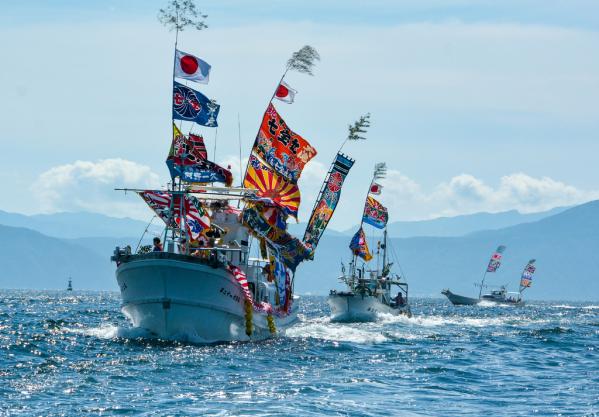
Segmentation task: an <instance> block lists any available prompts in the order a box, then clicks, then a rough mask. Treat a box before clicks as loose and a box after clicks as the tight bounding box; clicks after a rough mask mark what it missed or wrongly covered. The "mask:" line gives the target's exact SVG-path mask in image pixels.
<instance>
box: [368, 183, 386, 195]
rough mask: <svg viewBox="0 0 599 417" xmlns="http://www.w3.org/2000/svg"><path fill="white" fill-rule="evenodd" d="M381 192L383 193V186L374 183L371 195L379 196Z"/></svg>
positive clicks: (371, 187)
mask: <svg viewBox="0 0 599 417" xmlns="http://www.w3.org/2000/svg"><path fill="white" fill-rule="evenodd" d="M381 191H383V186H382V185H380V184H377V183H376V182H374V183H372V185H371V186H370V194H374V195H379V194H380V193H381Z"/></svg>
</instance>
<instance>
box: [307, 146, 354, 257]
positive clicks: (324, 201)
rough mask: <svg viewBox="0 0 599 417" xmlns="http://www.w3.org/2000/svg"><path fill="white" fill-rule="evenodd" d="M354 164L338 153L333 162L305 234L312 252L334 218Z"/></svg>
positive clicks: (351, 160)
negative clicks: (346, 178) (342, 189)
mask: <svg viewBox="0 0 599 417" xmlns="http://www.w3.org/2000/svg"><path fill="white" fill-rule="evenodd" d="M354 162H355V161H354V160H353V159H351V158H348V157H347V156H345V155H343V154H342V153H337V156H336V157H335V160H334V161H333V165H332V166H331V169H330V171H329V174H328V176H327V178H326V179H325V182H324V184H323V187H322V188H321V190H320V195H319V196H318V199H316V204H315V206H314V210H313V211H312V215H311V216H310V220H309V221H308V225H307V226H306V231H305V232H304V239H303V241H304V244H306V246H308V247H310V248H311V249H312V250H314V249H315V248H316V246H317V245H318V242H319V240H320V238H321V237H322V235H323V233H324V231H325V229H326V228H327V225H328V224H329V221H330V220H331V217H333V213H334V212H335V208H337V203H338V202H339V198H340V196H341V188H342V187H343V182H344V181H345V177H347V174H348V173H349V170H350V169H351V167H352V166H353V164H354Z"/></svg>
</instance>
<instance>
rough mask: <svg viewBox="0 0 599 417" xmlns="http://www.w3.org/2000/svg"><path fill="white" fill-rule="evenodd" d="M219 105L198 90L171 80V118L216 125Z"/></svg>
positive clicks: (204, 124)
mask: <svg viewBox="0 0 599 417" xmlns="http://www.w3.org/2000/svg"><path fill="white" fill-rule="evenodd" d="M219 110H220V106H219V105H218V104H216V102H214V100H210V99H209V98H208V97H206V96H205V95H203V94H202V93H200V92H199V91H196V90H192V89H191V88H189V87H186V86H184V85H183V84H179V83H178V82H176V81H175V82H173V119H177V120H187V121H191V122H196V123H197V124H199V125H202V126H208V127H217V126H218V123H217V122H216V118H217V117H218V112H219Z"/></svg>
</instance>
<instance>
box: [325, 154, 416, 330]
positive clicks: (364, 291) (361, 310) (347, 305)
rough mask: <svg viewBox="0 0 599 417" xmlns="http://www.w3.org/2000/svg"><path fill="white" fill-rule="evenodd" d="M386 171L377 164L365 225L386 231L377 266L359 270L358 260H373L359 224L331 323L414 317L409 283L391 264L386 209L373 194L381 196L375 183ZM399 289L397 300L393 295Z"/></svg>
mask: <svg viewBox="0 0 599 417" xmlns="http://www.w3.org/2000/svg"><path fill="white" fill-rule="evenodd" d="M385 172H386V166H385V164H384V163H380V164H376V166H375V172H374V178H373V180H372V182H371V184H370V189H369V192H368V196H367V198H366V203H365V208H364V214H363V216H362V223H364V222H366V223H368V224H370V225H373V226H374V227H376V228H379V229H382V228H385V230H384V232H383V243H382V244H381V242H380V241H379V242H378V245H377V267H376V269H369V270H367V269H366V267H365V264H363V265H362V267H361V268H360V267H357V260H358V257H360V258H362V259H363V260H364V261H366V262H368V261H370V260H371V259H372V258H373V257H372V255H371V254H370V250H369V249H368V243H367V241H366V234H365V233H364V230H363V228H362V225H360V228H359V230H358V232H357V233H356V234H355V235H354V237H353V238H352V241H351V243H350V249H351V250H352V254H353V259H352V261H351V262H350V263H349V271H348V273H347V274H346V271H345V265H342V267H341V272H342V275H341V277H340V278H339V279H340V281H341V282H343V283H344V284H345V285H346V286H347V290H346V291H336V290H331V292H330V294H329V297H328V300H327V302H328V304H329V306H330V307H331V320H332V321H337V322H370V321H375V320H377V318H378V315H379V314H381V313H383V314H392V315H400V314H403V315H406V316H408V317H411V316H412V313H411V311H410V306H409V304H408V284H407V283H406V282H405V281H402V280H401V277H400V276H399V275H397V274H392V273H391V266H392V265H393V263H392V262H388V257H387V250H388V242H387V229H386V226H387V220H388V214H387V209H386V208H385V207H384V206H383V205H382V204H381V203H379V202H378V201H377V200H375V199H374V198H373V197H371V194H374V195H377V194H380V189H381V186H380V185H379V184H377V183H376V180H378V179H380V178H383V177H384V175H385ZM381 250H382V255H383V259H382V261H383V262H382V269H381V270H379V263H378V260H379V256H380V253H381ZM395 289H396V290H397V297H392V294H394V293H395Z"/></svg>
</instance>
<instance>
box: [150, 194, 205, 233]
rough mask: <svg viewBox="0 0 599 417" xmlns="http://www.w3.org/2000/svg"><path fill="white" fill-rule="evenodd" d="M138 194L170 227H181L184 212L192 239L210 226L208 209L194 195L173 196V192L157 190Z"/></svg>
mask: <svg viewBox="0 0 599 417" xmlns="http://www.w3.org/2000/svg"><path fill="white" fill-rule="evenodd" d="M138 194H139V196H140V197H141V198H142V199H143V200H144V201H145V202H146V203H147V204H148V206H150V208H151V209H152V210H154V213H156V215H157V216H158V217H160V218H161V219H162V220H163V221H164V222H165V223H166V225H167V226H169V227H181V217H182V214H183V213H182V212H184V213H185V226H186V228H187V233H188V234H189V237H190V240H197V239H198V238H199V237H200V234H201V233H202V231H203V230H204V229H207V228H209V227H210V216H209V214H208V211H207V210H206V209H205V208H204V207H203V206H202V203H201V202H200V201H199V200H198V199H197V198H195V197H193V196H188V195H184V196H183V195H181V194H177V195H174V196H173V195H172V194H171V193H163V192H157V191H141V192H138ZM173 197H174V198H173ZM171 200H172V202H171ZM182 201H183V207H182V206H181V202H182ZM171 205H172V207H171Z"/></svg>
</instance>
